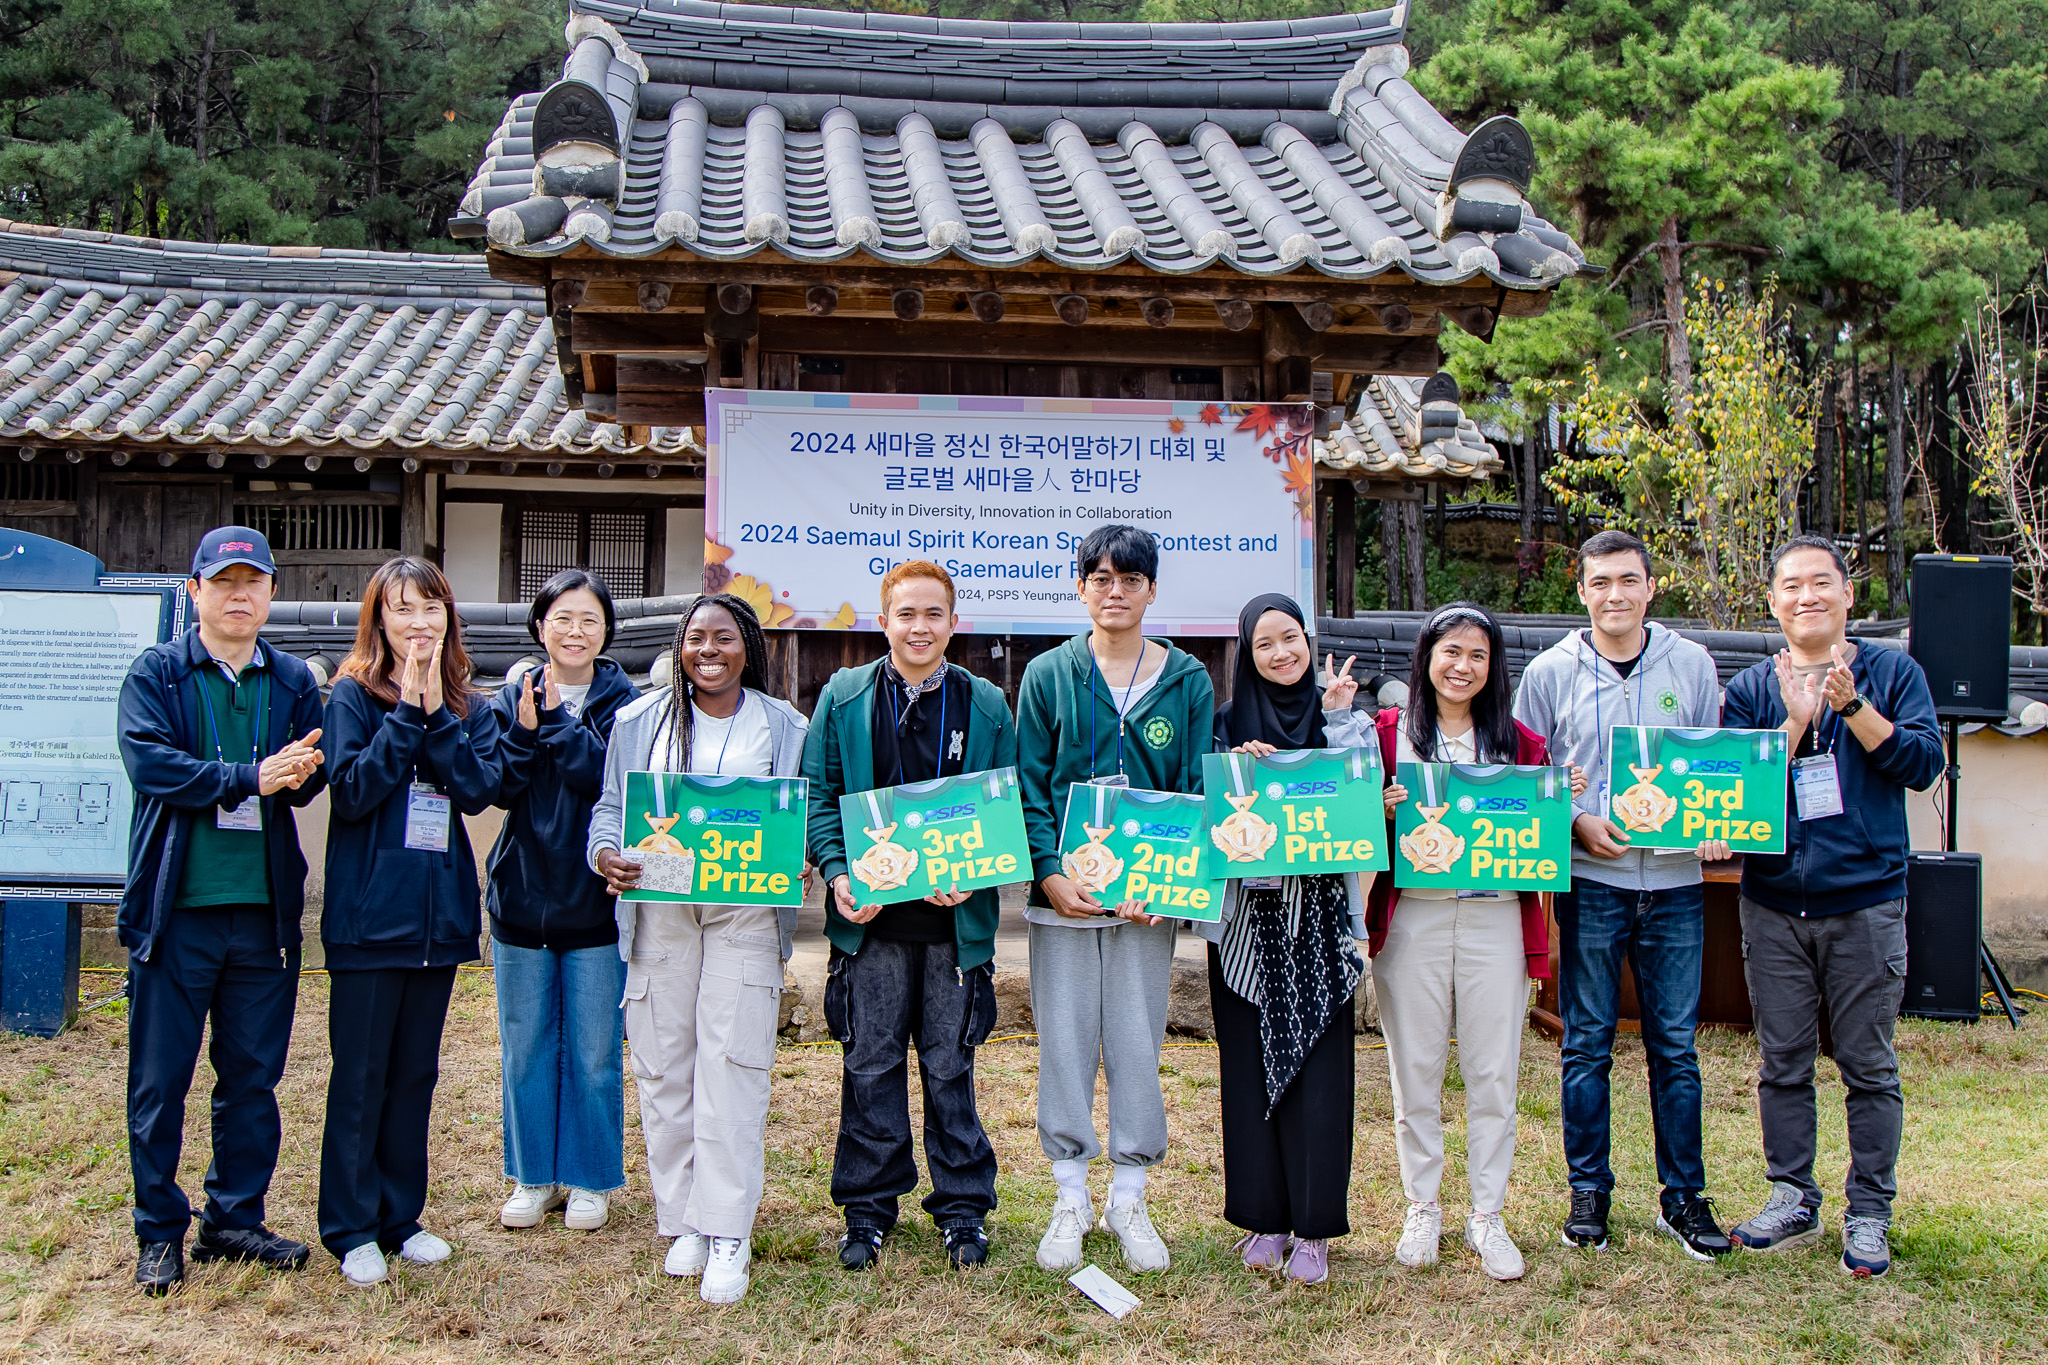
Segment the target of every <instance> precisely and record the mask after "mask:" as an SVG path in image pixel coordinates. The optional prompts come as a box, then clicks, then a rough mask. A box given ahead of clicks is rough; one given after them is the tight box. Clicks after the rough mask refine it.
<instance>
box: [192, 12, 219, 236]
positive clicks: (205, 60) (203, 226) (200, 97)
mask: <svg viewBox="0 0 2048 1365" xmlns="http://www.w3.org/2000/svg"><path fill="white" fill-rule="evenodd" d="M213 42H214V27H213V25H211V24H208V25H207V26H206V36H205V37H204V38H202V39H200V42H199V83H198V86H199V88H198V90H197V92H196V93H195V95H194V98H193V100H192V106H193V107H192V151H193V154H194V155H195V156H196V157H198V159H199V164H200V165H202V166H204V165H205V164H206V112H207V110H206V106H207V104H208V103H209V102H210V100H211V92H210V91H209V90H208V88H207V87H208V85H209V83H210V82H211V81H212V79H213ZM199 240H200V241H202V242H214V241H218V240H220V238H219V236H218V234H217V233H216V231H215V224H214V216H213V199H212V197H211V196H208V197H207V198H206V199H205V200H204V201H203V202H201V204H200V206H199Z"/></svg>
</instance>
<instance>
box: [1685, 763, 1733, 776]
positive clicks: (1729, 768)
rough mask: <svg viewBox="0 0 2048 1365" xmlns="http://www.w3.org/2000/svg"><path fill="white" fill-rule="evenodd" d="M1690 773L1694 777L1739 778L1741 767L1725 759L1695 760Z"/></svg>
mask: <svg viewBox="0 0 2048 1365" xmlns="http://www.w3.org/2000/svg"><path fill="white" fill-rule="evenodd" d="M1692 772H1693V776H1695V777H1740V776H1742V765H1741V764H1740V763H1737V762H1735V761H1734V760H1733V759H1727V758H1696V759H1694V760H1693V763H1692Z"/></svg>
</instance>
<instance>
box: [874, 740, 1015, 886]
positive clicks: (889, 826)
mask: <svg viewBox="0 0 2048 1365" xmlns="http://www.w3.org/2000/svg"><path fill="white" fill-rule="evenodd" d="M839 819H840V824H841V827H842V829H843V830H844V832H845V835H846V861H847V873H848V875H849V877H850V878H851V880H852V883H853V898H854V900H855V901H857V902H858V903H860V904H862V905H894V904H896V903H897V902H898V901H914V900H919V899H922V898H923V897H925V896H929V895H931V894H932V893H933V892H934V891H973V890H975V889H977V888H979V887H984V886H1002V885H1003V884H1005V883H1006V882H1023V881H1029V880H1031V844H1030V841H1029V840H1028V839H1026V838H1025V835H1024V803H1023V801H1022V800H1021V799H1020V798H1019V797H1018V795H1017V770H1016V769H1015V768H992V769H990V770H989V771H987V772H982V773H962V774H960V775H959V776H958V777H941V778H937V779H935V780H933V781H930V782H911V783H907V784H905V785H904V786H901V787H880V788H877V789H876V790H874V791H871V792H855V793H853V794H852V795H850V796H842V797H840V798H839Z"/></svg>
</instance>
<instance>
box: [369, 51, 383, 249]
mask: <svg viewBox="0 0 2048 1365" xmlns="http://www.w3.org/2000/svg"><path fill="white" fill-rule="evenodd" d="M368 190H369V192H368V193H367V194H366V195H365V196H364V198H365V199H366V200H374V199H376V197H377V196H378V195H380V194H382V193H383V192H384V72H383V70H382V69H381V68H379V67H378V65H377V64H376V63H375V62H371V63H370V179H369V185H368ZM378 220H379V221H381V215H378ZM371 245H372V246H375V247H376V248H377V249H379V250H380V251H381V250H382V249H383V247H384V232H383V229H382V228H379V229H377V231H376V237H375V239H374V240H373V241H372V242H371Z"/></svg>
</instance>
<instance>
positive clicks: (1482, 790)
mask: <svg viewBox="0 0 2048 1365" xmlns="http://www.w3.org/2000/svg"><path fill="white" fill-rule="evenodd" d="M1396 777H1397V780H1398V781H1399V782H1400V784H1401V785H1402V786H1403V787H1406V788H1407V789H1408V799H1407V800H1406V801H1404V802H1402V803H1401V804H1400V806H1399V807H1397V808H1396V810H1395V812H1394V834H1395V838H1394V847H1395V849H1396V851H1397V852H1398V854H1399V856H1398V857H1396V858H1395V859H1394V885H1395V886H1397V887H1416V888H1442V889H1444V890H1451V891H1569V890H1571V885H1572V878H1571V846H1572V845H1571V841H1572V787H1571V772H1570V770H1569V769H1567V768H1534V767H1517V766H1515V765H1512V764H1478V763H1403V764H1401V765H1400V766H1399V767H1398V768H1397V769H1396Z"/></svg>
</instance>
